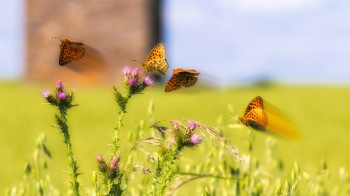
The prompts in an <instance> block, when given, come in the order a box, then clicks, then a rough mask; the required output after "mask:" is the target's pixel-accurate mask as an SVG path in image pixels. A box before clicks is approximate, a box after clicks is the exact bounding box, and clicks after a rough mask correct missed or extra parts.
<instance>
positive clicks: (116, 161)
mask: <svg viewBox="0 0 350 196" xmlns="http://www.w3.org/2000/svg"><path fill="white" fill-rule="evenodd" d="M119 161H120V156H119V155H115V156H114V157H113V159H112V160H111V162H110V163H109V167H110V168H111V169H118V165H119Z"/></svg>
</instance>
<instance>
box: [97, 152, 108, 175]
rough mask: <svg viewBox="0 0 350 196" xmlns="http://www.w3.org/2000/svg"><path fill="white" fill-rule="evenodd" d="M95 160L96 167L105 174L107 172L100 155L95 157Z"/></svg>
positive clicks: (104, 162)
mask: <svg viewBox="0 0 350 196" xmlns="http://www.w3.org/2000/svg"><path fill="white" fill-rule="evenodd" d="M96 160H97V167H98V169H99V170H100V171H101V172H106V171H107V164H106V161H105V159H104V158H103V156H102V155H100V154H99V155H97V156H96Z"/></svg>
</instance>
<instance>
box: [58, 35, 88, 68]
mask: <svg viewBox="0 0 350 196" xmlns="http://www.w3.org/2000/svg"><path fill="white" fill-rule="evenodd" d="M82 45H83V44H82V43H80V42H71V41H70V40H68V39H63V40H61V47H60V48H61V50H60V56H59V62H58V63H59V65H61V66H63V65H66V64H68V63H70V62H71V61H72V60H79V59H81V58H83V57H84V55H85V48H83V47H82Z"/></svg>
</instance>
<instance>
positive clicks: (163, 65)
mask: <svg viewBox="0 0 350 196" xmlns="http://www.w3.org/2000/svg"><path fill="white" fill-rule="evenodd" d="M145 68H146V69H147V71H149V72H150V73H153V74H156V75H160V76H164V75H165V74H166V73H167V72H168V68H169V66H168V62H167V61H166V59H165V58H160V59H154V60H151V61H148V62H146V63H145Z"/></svg>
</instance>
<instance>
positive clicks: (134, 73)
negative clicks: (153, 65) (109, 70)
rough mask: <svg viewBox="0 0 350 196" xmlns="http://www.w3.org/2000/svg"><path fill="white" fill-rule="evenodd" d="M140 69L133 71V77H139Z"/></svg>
mask: <svg viewBox="0 0 350 196" xmlns="http://www.w3.org/2000/svg"><path fill="white" fill-rule="evenodd" d="M139 72H140V71H139V68H134V70H132V75H133V76H137V75H139Z"/></svg>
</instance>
